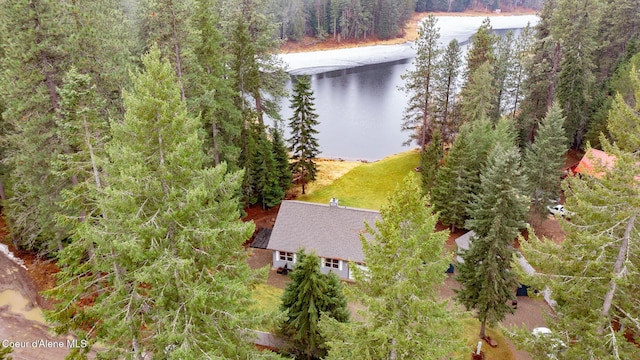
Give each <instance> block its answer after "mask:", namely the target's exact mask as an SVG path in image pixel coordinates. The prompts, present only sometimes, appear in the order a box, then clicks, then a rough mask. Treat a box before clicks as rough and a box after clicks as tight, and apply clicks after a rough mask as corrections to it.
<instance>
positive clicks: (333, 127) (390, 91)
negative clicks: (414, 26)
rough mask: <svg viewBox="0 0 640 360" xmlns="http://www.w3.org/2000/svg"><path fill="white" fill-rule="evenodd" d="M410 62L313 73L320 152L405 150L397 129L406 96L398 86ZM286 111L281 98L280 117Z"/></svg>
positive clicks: (353, 154) (351, 156) (364, 156)
mask: <svg viewBox="0 0 640 360" xmlns="http://www.w3.org/2000/svg"><path fill="white" fill-rule="evenodd" d="M410 66H411V59H405V60H400V61H396V62H393V63H387V64H375V65H367V66H362V67H357V68H351V69H345V70H337V71H331V72H326V73H321V74H316V75H312V77H311V87H312V90H313V92H314V96H315V98H316V100H315V105H316V113H317V114H318V121H319V122H320V124H319V125H318V127H317V130H318V132H319V134H318V142H319V144H320V150H321V152H322V153H321V155H320V156H322V157H327V158H341V159H347V160H368V161H374V160H379V159H382V158H383V157H385V156H388V155H391V154H395V153H399V152H401V151H405V150H408V149H409V147H406V146H405V147H403V146H402V143H403V142H404V141H405V139H406V138H407V136H408V134H406V133H405V134H403V133H401V131H400V123H401V119H402V112H403V110H404V107H405V104H406V103H407V96H406V95H405V94H404V93H403V92H401V91H399V90H398V89H397V88H398V86H400V85H402V80H401V78H400V75H401V74H403V73H404V72H405V71H406V70H407V68H409V67H410ZM288 86H289V90H291V83H289V84H288ZM291 115H292V110H291V109H289V100H286V101H284V102H283V103H282V116H283V118H284V119H289V118H290V117H291Z"/></svg>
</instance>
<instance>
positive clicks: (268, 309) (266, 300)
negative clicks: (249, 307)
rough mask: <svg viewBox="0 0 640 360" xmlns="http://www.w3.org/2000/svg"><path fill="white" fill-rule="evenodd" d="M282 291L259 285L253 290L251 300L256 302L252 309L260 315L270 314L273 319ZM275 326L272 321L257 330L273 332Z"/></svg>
mask: <svg viewBox="0 0 640 360" xmlns="http://www.w3.org/2000/svg"><path fill="white" fill-rule="evenodd" d="M283 292H284V290H282V289H280V288H277V287H275V286H271V285H267V284H259V285H257V286H256V287H255V288H254V289H253V293H252V295H253V299H254V300H255V301H256V304H255V305H254V307H255V308H256V309H258V310H259V311H261V312H262V313H265V314H267V313H270V314H272V315H273V316H272V317H273V318H275V314H277V312H278V309H279V308H280V298H281V297H282V293H283ZM274 326H275V324H274V323H273V321H268V322H267V323H266V324H264V325H263V327H262V328H261V329H259V330H262V331H274Z"/></svg>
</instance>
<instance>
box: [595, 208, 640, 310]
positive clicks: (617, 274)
mask: <svg viewBox="0 0 640 360" xmlns="http://www.w3.org/2000/svg"><path fill="white" fill-rule="evenodd" d="M636 217H637V214H633V215H632V216H631V218H630V219H629V222H628V223H627V227H626V228H625V230H624V236H623V237H622V244H621V245H620V249H618V257H617V258H616V262H615V264H614V265H613V274H614V278H612V279H611V281H610V282H609V290H608V291H607V293H606V294H605V296H604V303H603V304H602V312H601V315H602V316H603V317H605V318H606V317H608V316H609V311H610V310H611V305H612V304H613V296H614V295H615V293H616V289H617V284H616V280H617V279H620V278H621V277H623V276H624V275H625V273H626V270H627V268H626V266H624V262H625V260H627V258H628V256H629V255H628V252H629V238H630V237H631V231H633V226H634V224H635V221H636Z"/></svg>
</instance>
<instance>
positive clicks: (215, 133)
mask: <svg viewBox="0 0 640 360" xmlns="http://www.w3.org/2000/svg"><path fill="white" fill-rule="evenodd" d="M211 138H212V140H213V162H214V164H215V165H216V166H218V165H220V149H219V148H218V127H217V126H216V121H215V119H212V120H211Z"/></svg>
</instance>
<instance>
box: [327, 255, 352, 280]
mask: <svg viewBox="0 0 640 360" xmlns="http://www.w3.org/2000/svg"><path fill="white" fill-rule="evenodd" d="M327 260H329V259H326V258H320V271H321V272H322V273H323V274H328V273H329V272H332V273H335V274H336V275H338V277H339V278H340V279H343V280H347V279H349V263H348V262H347V261H343V260H335V261H337V267H335V266H332V265H333V264H335V262H333V263H332V264H329V265H331V266H327V265H328V264H327Z"/></svg>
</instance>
